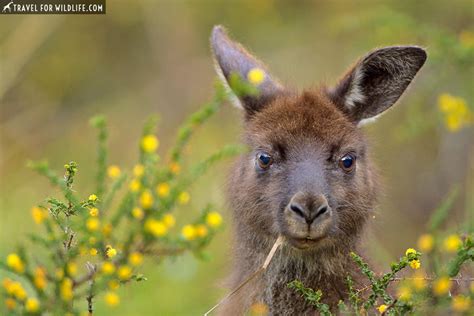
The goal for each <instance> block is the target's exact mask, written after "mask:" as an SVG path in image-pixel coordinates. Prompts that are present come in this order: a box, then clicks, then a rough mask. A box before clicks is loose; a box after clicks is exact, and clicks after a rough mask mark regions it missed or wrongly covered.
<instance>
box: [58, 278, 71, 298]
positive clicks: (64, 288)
mask: <svg viewBox="0 0 474 316" xmlns="http://www.w3.org/2000/svg"><path fill="white" fill-rule="evenodd" d="M72 286H73V282H72V280H71V279H69V278H65V279H64V280H63V281H62V282H61V285H60V287H59V293H60V295H61V298H62V299H63V301H70V300H72V298H73V296H74V292H73V290H72Z"/></svg>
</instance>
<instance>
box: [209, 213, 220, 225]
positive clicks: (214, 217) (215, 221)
mask: <svg viewBox="0 0 474 316" xmlns="http://www.w3.org/2000/svg"><path fill="white" fill-rule="evenodd" d="M206 223H207V225H209V226H210V227H219V226H220V225H221V223H222V216H221V214H219V213H217V212H209V213H208V214H207V216H206Z"/></svg>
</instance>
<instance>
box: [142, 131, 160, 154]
mask: <svg viewBox="0 0 474 316" xmlns="http://www.w3.org/2000/svg"><path fill="white" fill-rule="evenodd" d="M159 146H160V141H159V140H158V138H156V136H155V135H146V136H144V137H143V138H142V141H141V147H142V150H143V151H144V152H146V153H154V152H155V151H156V150H157V149H158V147H159Z"/></svg>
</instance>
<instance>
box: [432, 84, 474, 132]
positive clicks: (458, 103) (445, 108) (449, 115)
mask: <svg viewBox="0 0 474 316" xmlns="http://www.w3.org/2000/svg"><path fill="white" fill-rule="evenodd" d="M438 107H439V109H440V111H441V112H442V113H443V114H444V120H445V125H446V128H447V129H448V130H449V131H451V132H456V131H458V130H459V129H461V128H462V127H464V126H465V125H469V124H470V123H471V119H472V113H471V111H470V110H469V107H468V106H467V104H466V101H465V100H464V99H463V98H459V97H455V96H452V95H450V94H447V93H444V94H442V95H440V96H439V98H438Z"/></svg>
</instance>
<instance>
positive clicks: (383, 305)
mask: <svg viewBox="0 0 474 316" xmlns="http://www.w3.org/2000/svg"><path fill="white" fill-rule="evenodd" d="M387 309H388V306H387V305H385V304H382V305H380V306H379V307H377V310H378V311H379V313H380V314H383V313H385V311H386V310H387Z"/></svg>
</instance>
